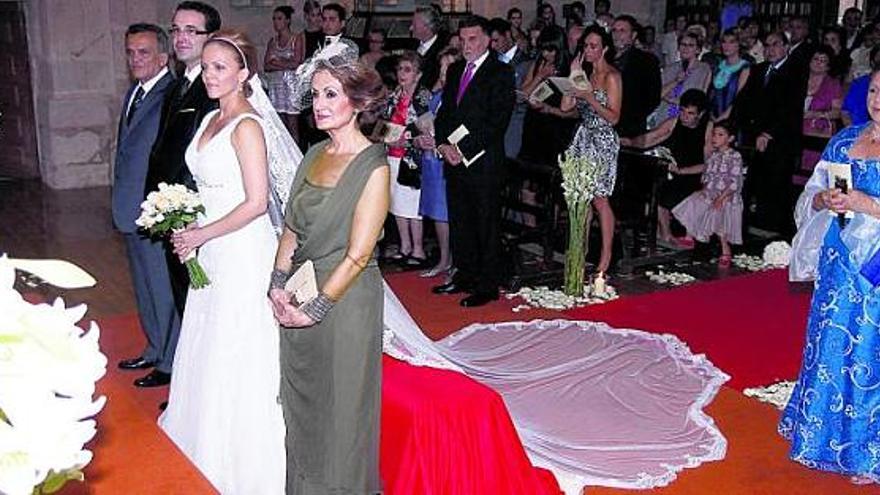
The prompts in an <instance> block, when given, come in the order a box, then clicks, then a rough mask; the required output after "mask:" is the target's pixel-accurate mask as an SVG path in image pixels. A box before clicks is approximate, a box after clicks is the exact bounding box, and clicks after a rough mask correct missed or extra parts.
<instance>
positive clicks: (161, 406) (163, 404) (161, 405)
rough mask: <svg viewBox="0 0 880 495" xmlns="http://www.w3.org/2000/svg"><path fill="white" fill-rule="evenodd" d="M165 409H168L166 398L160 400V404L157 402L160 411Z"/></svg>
mask: <svg viewBox="0 0 880 495" xmlns="http://www.w3.org/2000/svg"><path fill="white" fill-rule="evenodd" d="M165 409H168V401H167V400H166V401H164V402H162V403H161V404H159V410H160V411H164V410H165Z"/></svg>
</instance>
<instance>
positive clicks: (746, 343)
mask: <svg viewBox="0 0 880 495" xmlns="http://www.w3.org/2000/svg"><path fill="white" fill-rule="evenodd" d="M787 277H788V272H787V271H785V270H771V271H768V272H761V273H756V274H750V275H743V276H736V277H730V278H727V279H723V280H718V281H712V282H705V283H698V284H694V285H690V286H687V287H680V288H676V289H671V290H665V291H660V292H654V293H651V294H646V295H641V296H629V297H623V298H621V299H619V300H617V301H613V302H611V303H608V304H604V305H598V306H589V307H586V308H579V309H576V310H572V311H568V312H566V313H565V315H566V317H568V318H571V319H577V320H599V321H605V322H607V323H608V324H609V325H611V326H613V327H625V328H636V329H640V330H647V331H653V332H662V333H671V334H674V335H676V336H678V337H679V338H681V340H682V341H684V342H685V343H686V344H687V345H688V346H689V347H690V349H691V350H692V351H693V352H695V353H704V354H706V355H707V356H708V357H709V360H710V361H712V362H713V363H714V364H715V365H716V366H718V367H719V368H721V369H722V370H723V371H724V372H726V373H727V374H729V375H730V376H731V381H730V382H728V386H731V387H733V388H736V389H738V390H742V389H743V388H746V387H753V386H758V385H767V384H770V383H772V382H776V381H779V380H783V379H794V378H796V377H797V372H798V369H799V368H800V363H801V349H802V347H803V343H804V335H805V332H806V317H807V312H808V310H809V305H810V296H811V294H810V293H809V292H806V291H804V289H803V287H796V286H793V285H790V284H789V283H788V278H787Z"/></svg>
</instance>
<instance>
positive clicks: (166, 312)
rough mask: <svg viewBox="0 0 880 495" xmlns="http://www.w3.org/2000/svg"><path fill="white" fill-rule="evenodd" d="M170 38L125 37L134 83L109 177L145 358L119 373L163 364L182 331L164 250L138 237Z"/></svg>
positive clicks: (135, 30) (150, 33) (155, 31)
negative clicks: (132, 286)
mask: <svg viewBox="0 0 880 495" xmlns="http://www.w3.org/2000/svg"><path fill="white" fill-rule="evenodd" d="M168 49H169V43H168V35H167V34H166V33H165V31H163V30H162V28H160V27H159V26H155V25H153V24H132V25H131V26H129V27H128V30H127V31H126V33H125V53H126V58H127V60H128V69H129V71H130V72H131V75H132V77H133V78H134V79H135V81H134V84H132V86H131V88H129V90H128V92H127V93H126V94H125V99H124V100H123V101H122V112H121V113H120V117H119V132H118V136H119V137H118V140H117V145H116V161H115V166H114V174H113V179H114V180H113V206H112V212H113V224H114V225H115V226H116V229H117V230H119V232H120V233H122V237H123V238H124V239H125V247H126V251H127V252H128V263H129V267H130V269H131V280H132V283H133V284H134V292H135V297H136V299H137V306H138V313H139V315H140V323H141V328H143V330H144V333H145V334H146V337H147V346H146V349H144V351H143V353H142V354H141V355H140V356H138V357H135V358H132V359H125V360H123V361H120V362H119V367H120V368H122V369H131V370H136V369H147V368H151V367H153V366H161V365H163V364H167V365H168V366H169V369H170V364H171V363H164V362H163V361H164V360H166V356H173V355H174V352H173V351H174V350H173V349H171V350H170V351H169V350H168V349H167V347H168V346H169V342H176V341H177V339H170V338H169V337H170V336H171V335H174V334H177V333H178V332H179V330H180V317H179V316H178V312H177V310H176V308H175V306H174V297H173V294H172V291H171V280H170V278H169V275H168V265H167V263H166V261H165V250H164V248H163V246H162V243H161V241H154V240H152V239H150V238H149V237H148V236H146V235H144V234H143V233H142V232H138V227H137V226H136V225H135V223H134V222H135V219H137V217H138V216H139V215H140V204H141V201H143V199H144V184H145V182H146V178H147V169H148V166H149V160H150V150H151V148H152V146H153V142H154V141H155V140H156V134H157V133H158V131H159V119H160V117H161V114H162V102H163V101H164V100H165V94H166V93H167V91H168V90H169V88H171V86H172V83H173V82H174V76H173V75H172V74H171V72H169V71H168V56H169V51H168Z"/></svg>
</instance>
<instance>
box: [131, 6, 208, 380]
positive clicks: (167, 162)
mask: <svg viewBox="0 0 880 495" xmlns="http://www.w3.org/2000/svg"><path fill="white" fill-rule="evenodd" d="M218 29H220V14H219V13H218V12H217V9H215V8H214V7H211V6H210V5H208V4H205V3H202V2H181V3H179V4H178V5H177V9H176V10H175V11H174V17H173V18H172V20H171V41H172V42H173V44H174V54H175V56H176V57H177V60H178V61H180V62H181V63H182V64H183V65H184V72H183V74H182V75H181V76H180V77H179V78H178V79H177V82H176V83H175V84H174V86H173V87H172V89H171V90H170V91H169V92H168V94H167V95H166V97H165V103H164V105H163V107H162V120H161V123H160V126H159V134H158V136H157V138H156V142H155V143H154V144H153V150H152V152H151V153H150V169H149V172H148V173H147V182H146V188H145V191H144V194H149V193H150V192H151V191H155V190H156V189H158V186H159V183H160V182H166V183H168V184H184V185H186V186H187V187H189V188H190V189H196V185H195V182H194V181H193V177H192V174H190V171H189V169H188V168H187V166H186V160H185V157H184V154H185V153H186V148H187V146H189V143H190V141H192V138H193V135H194V134H195V132H196V130H197V129H198V128H199V124H201V122H202V119H203V118H204V116H205V114H207V113H208V112H210V111H212V110H214V109H216V108H217V102H216V101H214V100H211V99H210V98H208V92H207V90H205V83H204V82H203V81H202V77H201V74H202V65H201V63H202V48H203V47H204V45H205V42H206V41H208V35H210V34H211V33H213V32H215V31H217V30H218ZM165 258H166V262H167V264H168V271H169V273H170V274H171V288H172V290H173V293H174V304H175V306H176V307H177V311H178V313H179V314H180V315H182V314H183V307H184V305H185V304H186V293H187V290H188V289H189V276H188V275H187V271H186V267H185V266H184V265H183V263H181V262H180V260H179V259H178V258H177V256H176V255H175V254H174V251H173V249H172V248H171V245H170V243H168V242H166V243H165ZM177 335H178V334H177V332H172V333H170V334H169V335H167V344H166V348H165V354H164V355H163V356H162V360H161V362H160V363H158V364H157V365H156V369H154V370H153V372H152V373H150V374H149V375H147V376H145V377H143V378H141V379H139V380H137V381H136V382H135V385H137V386H139V387H155V386H158V385H167V384H168V383H169V382H170V381H171V364H172V362H173V360H174V350H175V348H176V347H177Z"/></svg>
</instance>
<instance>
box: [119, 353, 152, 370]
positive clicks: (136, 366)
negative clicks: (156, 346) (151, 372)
mask: <svg viewBox="0 0 880 495" xmlns="http://www.w3.org/2000/svg"><path fill="white" fill-rule="evenodd" d="M153 366H156V361H147V360H146V359H144V358H143V357H142V356H138V357H136V358H131V359H123V360H122V361H119V369H122V370H145V369H147V368H152V367H153Z"/></svg>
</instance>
